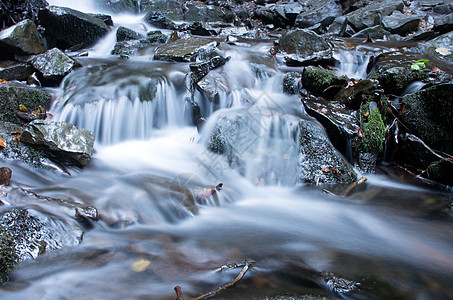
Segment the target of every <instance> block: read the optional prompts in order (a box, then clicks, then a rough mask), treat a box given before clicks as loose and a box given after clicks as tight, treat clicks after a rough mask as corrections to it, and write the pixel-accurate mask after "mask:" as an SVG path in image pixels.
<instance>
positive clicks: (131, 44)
mask: <svg viewBox="0 0 453 300" xmlns="http://www.w3.org/2000/svg"><path fill="white" fill-rule="evenodd" d="M167 39H168V38H167V36H166V35H165V34H163V33H162V32H160V31H150V32H148V34H147V36H146V37H145V38H142V39H139V40H130V41H121V42H117V43H116V44H115V46H114V47H113V50H112V54H113V55H118V56H119V57H121V58H123V59H128V58H130V57H132V56H134V55H136V54H137V53H139V52H140V51H142V49H143V50H146V49H148V48H150V47H152V46H153V45H156V44H163V43H165V42H166V41H167Z"/></svg>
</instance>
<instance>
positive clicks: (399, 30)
mask: <svg viewBox="0 0 453 300" xmlns="http://www.w3.org/2000/svg"><path fill="white" fill-rule="evenodd" d="M420 20H421V16H408V15H405V14H403V13H401V12H400V11H394V12H393V13H392V14H391V15H390V16H386V17H384V18H383V19H382V25H383V26H384V28H385V29H387V30H388V31H390V32H391V33H396V34H399V35H401V36H405V35H407V34H408V33H411V32H414V31H416V30H417V28H418V24H419V23H420Z"/></svg>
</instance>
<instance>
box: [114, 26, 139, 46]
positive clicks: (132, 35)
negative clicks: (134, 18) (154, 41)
mask: <svg viewBox="0 0 453 300" xmlns="http://www.w3.org/2000/svg"><path fill="white" fill-rule="evenodd" d="M142 38H144V36H143V35H142V34H140V33H138V32H136V31H134V30H132V29H129V28H126V27H124V26H120V27H118V29H117V30H116V41H117V42H123V41H130V40H139V39H142Z"/></svg>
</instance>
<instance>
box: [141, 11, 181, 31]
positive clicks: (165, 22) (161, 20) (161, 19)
mask: <svg viewBox="0 0 453 300" xmlns="http://www.w3.org/2000/svg"><path fill="white" fill-rule="evenodd" d="M144 20H145V22H146V23H148V24H150V25H152V26H154V27H156V28H159V29H170V30H177V29H178V26H177V25H176V24H175V23H174V22H173V21H171V20H170V19H168V18H167V17H165V16H164V15H163V14H162V13H161V12H157V11H154V12H149V13H147V14H146V16H145V18H144Z"/></svg>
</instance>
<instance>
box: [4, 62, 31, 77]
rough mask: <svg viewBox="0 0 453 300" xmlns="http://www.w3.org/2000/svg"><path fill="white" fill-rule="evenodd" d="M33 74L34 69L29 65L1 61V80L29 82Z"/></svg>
mask: <svg viewBox="0 0 453 300" xmlns="http://www.w3.org/2000/svg"><path fill="white" fill-rule="evenodd" d="M31 74H33V69H32V67H31V65H30V64H28V63H21V62H17V61H12V60H4V61H0V78H1V79H5V80H8V81H10V80H18V81H24V80H27V78H28V76H30V75H31Z"/></svg>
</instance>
